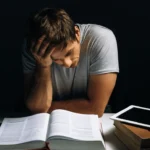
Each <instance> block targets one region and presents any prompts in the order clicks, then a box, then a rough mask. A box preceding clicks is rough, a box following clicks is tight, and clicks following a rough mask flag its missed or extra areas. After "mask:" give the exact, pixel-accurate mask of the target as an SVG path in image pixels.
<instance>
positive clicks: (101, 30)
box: [77, 24, 115, 42]
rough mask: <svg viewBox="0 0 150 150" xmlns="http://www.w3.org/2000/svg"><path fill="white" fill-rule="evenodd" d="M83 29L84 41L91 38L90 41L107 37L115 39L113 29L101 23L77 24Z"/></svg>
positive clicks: (103, 39) (102, 39)
mask: <svg viewBox="0 0 150 150" xmlns="http://www.w3.org/2000/svg"><path fill="white" fill-rule="evenodd" d="M77 25H78V26H79V28H80V31H81V37H82V41H84V39H89V41H99V42H100V41H101V42H102V41H105V40H107V39H114V38H115V35H114V33H113V31H112V30H111V29H109V28H107V27H105V26H102V25H99V24H77Z"/></svg>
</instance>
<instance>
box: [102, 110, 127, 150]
mask: <svg viewBox="0 0 150 150" xmlns="http://www.w3.org/2000/svg"><path fill="white" fill-rule="evenodd" d="M112 115H113V114H112V113H105V114H104V115H103V117H102V118H101V121H102V128H103V134H104V141H105V144H106V150H128V149H127V147H126V146H125V145H124V144H123V143H121V142H120V141H119V140H118V139H117V137H116V136H115V134H114V129H115V126H114V125H113V120H111V119H109V117H110V116H112Z"/></svg>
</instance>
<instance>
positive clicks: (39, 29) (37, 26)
mask: <svg viewBox="0 0 150 150" xmlns="http://www.w3.org/2000/svg"><path fill="white" fill-rule="evenodd" d="M43 35H45V36H46V38H45V40H44V42H49V43H50V44H49V45H50V46H49V49H52V48H53V49H55V50H54V51H53V53H52V54H51V58H52V60H53V61H54V62H56V63H57V64H59V65H63V66H65V67H75V66H76V65H77V63H78V61H79V53H80V42H79V41H80V31H79V28H78V27H77V26H75V24H74V22H73V21H72V19H71V18H70V17H69V15H68V14H67V13H66V12H65V11H64V10H63V9H54V8H45V9H42V10H41V11H38V12H37V13H36V14H34V15H33V16H32V17H31V18H29V32H28V39H29V40H38V39H39V38H40V37H41V36H43Z"/></svg>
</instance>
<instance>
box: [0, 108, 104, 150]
mask: <svg viewBox="0 0 150 150" xmlns="http://www.w3.org/2000/svg"><path fill="white" fill-rule="evenodd" d="M45 142H48V143H49V147H50V149H51V150H87V149H89V150H90V149H91V150H105V146H104V140H103V137H102V135H101V132H100V124H99V119H98V116H97V115H92V114H90V115H89V114H79V113H74V112H70V111H66V110H61V109H57V110H54V111H53V112H52V113H51V114H48V113H39V114H36V115H32V116H28V117H20V118H4V120H3V122H2V125H1V127H0V150H5V149H11V150H13V149H15V150H22V149H26V150H27V149H36V148H43V147H44V146H45Z"/></svg>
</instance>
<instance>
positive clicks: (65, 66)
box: [22, 8, 119, 117]
mask: <svg viewBox="0 0 150 150" xmlns="http://www.w3.org/2000/svg"><path fill="white" fill-rule="evenodd" d="M22 56H23V57H22V58H23V67H24V81H25V82H24V83H25V102H26V105H27V107H28V108H29V110H30V111H31V112H33V113H41V112H49V113H50V112H51V111H53V110H54V109H66V110H69V111H73V112H78V113H85V114H98V115H99V117H101V116H102V115H103V113H104V110H105V108H106V105H107V104H108V101H109V98H110V96H111V93H112V91H113V89H114V86H115V83H116V79H117V73H118V72H119V66H118V52H117V43H116V38H115V36H114V34H113V32H112V31H111V30H110V29H108V28H105V27H103V26H100V25H96V24H74V22H73V21H72V19H71V18H70V17H69V15H68V14H67V13H66V12H65V11H64V10H62V9H53V8H45V9H43V10H41V11H39V12H37V13H36V14H35V15H34V16H32V17H31V18H30V20H29V32H28V35H27V38H26V41H25V46H24V49H23V55H22Z"/></svg>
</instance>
